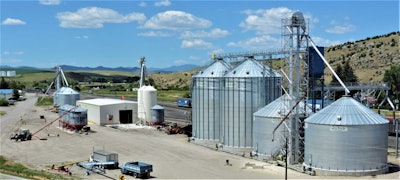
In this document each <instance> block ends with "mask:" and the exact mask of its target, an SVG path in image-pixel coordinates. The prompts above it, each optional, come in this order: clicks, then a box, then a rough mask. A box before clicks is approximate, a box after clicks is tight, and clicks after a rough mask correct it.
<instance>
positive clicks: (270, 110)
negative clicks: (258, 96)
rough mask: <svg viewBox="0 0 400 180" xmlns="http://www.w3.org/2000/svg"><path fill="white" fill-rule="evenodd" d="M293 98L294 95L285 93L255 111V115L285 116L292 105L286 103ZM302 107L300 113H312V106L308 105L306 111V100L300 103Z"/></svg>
mask: <svg viewBox="0 0 400 180" xmlns="http://www.w3.org/2000/svg"><path fill="white" fill-rule="evenodd" d="M292 99H293V96H290V95H289V94H284V95H282V96H281V97H279V98H277V99H276V100H274V101H272V102H271V103H269V104H268V105H266V106H264V107H263V108H261V109H260V110H258V111H257V112H255V113H254V114H253V115H254V116H260V117H282V116H285V115H286V114H287V113H288V112H289V110H290V109H292V107H288V105H289V103H286V102H288V101H290V100H292ZM298 106H299V107H300V108H299V110H300V113H302V114H305V113H306V114H311V113H312V111H311V107H308V108H307V109H306V112H305V111H304V106H305V103H304V102H300V103H299V105H298Z"/></svg>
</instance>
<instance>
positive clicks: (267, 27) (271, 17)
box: [239, 7, 319, 35]
mask: <svg viewBox="0 0 400 180" xmlns="http://www.w3.org/2000/svg"><path fill="white" fill-rule="evenodd" d="M295 12H296V11H295V10H291V9H289V8H287V7H278V8H271V9H259V10H245V11H243V13H244V14H246V15H247V18H246V19H245V20H244V21H242V22H241V23H240V24H239V26H240V27H241V28H243V30H245V31H255V32H256V34H258V35H265V34H281V31H282V19H286V18H290V17H291V16H292V15H293V13H295ZM303 16H304V18H305V19H306V21H307V22H308V23H310V26H312V24H313V23H317V22H318V21H319V20H318V19H317V18H313V17H312V15H311V14H307V13H303Z"/></svg>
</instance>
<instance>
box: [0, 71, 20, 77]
mask: <svg viewBox="0 0 400 180" xmlns="http://www.w3.org/2000/svg"><path fill="white" fill-rule="evenodd" d="M14 76H17V71H15V70H11V71H0V77H14Z"/></svg>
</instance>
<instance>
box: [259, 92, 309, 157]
mask: <svg viewBox="0 0 400 180" xmlns="http://www.w3.org/2000/svg"><path fill="white" fill-rule="evenodd" d="M292 99H293V97H292V96H290V95H288V94H284V95H282V96H281V97H279V98H278V99H276V100H274V101H272V102H271V103H269V104H268V105H266V106H264V107H263V108H261V109H260V110H258V111H257V112H255V113H254V114H253V119H254V122H253V123H254V124H253V152H254V153H255V154H258V155H263V156H271V157H276V156H277V155H279V153H280V150H281V149H282V148H284V145H285V144H284V142H285V140H284V138H285V134H284V133H285V129H284V125H280V126H279V128H278V129H277V130H276V131H275V133H273V132H274V129H275V128H276V127H277V125H278V124H279V122H280V121H281V120H282V118H283V117H284V116H285V115H286V114H287V113H288V112H289V110H290V109H291V107H288V106H287V105H289V104H288V103H286V102H288V101H291V100H292ZM304 106H306V104H305V103H304V102H300V103H299V105H298V107H299V108H298V109H299V113H300V116H301V117H302V118H303V116H305V115H307V114H310V113H311V108H309V107H306V108H305V107H304Z"/></svg>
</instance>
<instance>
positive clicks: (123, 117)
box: [119, 110, 132, 124]
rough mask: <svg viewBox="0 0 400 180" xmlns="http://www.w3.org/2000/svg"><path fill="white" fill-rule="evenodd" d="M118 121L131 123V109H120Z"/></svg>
mask: <svg viewBox="0 0 400 180" xmlns="http://www.w3.org/2000/svg"><path fill="white" fill-rule="evenodd" d="M119 122H120V123H121V124H132V110H120V111H119Z"/></svg>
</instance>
